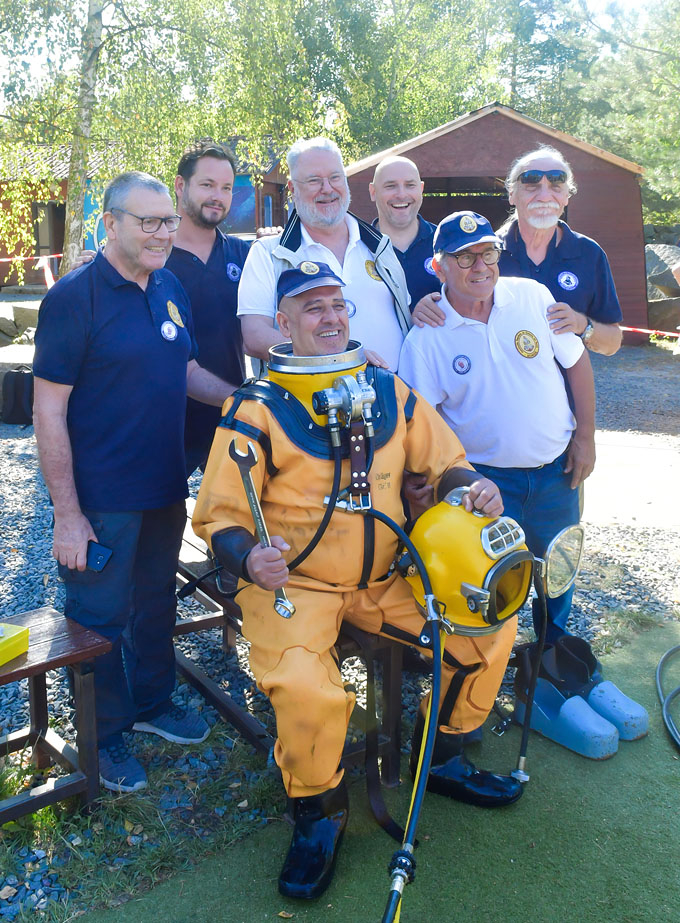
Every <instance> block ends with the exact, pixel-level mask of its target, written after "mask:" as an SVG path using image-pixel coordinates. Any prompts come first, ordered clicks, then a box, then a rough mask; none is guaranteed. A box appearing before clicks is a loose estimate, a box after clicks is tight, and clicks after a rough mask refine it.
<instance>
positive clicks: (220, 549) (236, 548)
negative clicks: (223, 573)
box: [212, 526, 258, 581]
mask: <svg viewBox="0 0 680 923" xmlns="http://www.w3.org/2000/svg"><path fill="white" fill-rule="evenodd" d="M257 544H258V542H257V539H256V538H255V537H254V536H252V535H251V534H250V532H248V530H247V529H243V528H241V526H233V527H232V528H230V529H221V530H220V531H219V532H213V534H212V551H213V554H214V555H215V557H216V558H217V560H218V562H219V563H220V564H221V565H222V566H223V567H225V568H226V569H227V570H228V571H229V572H230V573H232V574H235V575H236V576H237V577H242V578H243V579H244V580H248V581H249V580H250V574H249V573H248V568H247V567H246V560H247V558H248V555H249V554H250V552H251V551H252V550H253V548H254V547H255V546H256V545H257Z"/></svg>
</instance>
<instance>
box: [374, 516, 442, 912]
mask: <svg viewBox="0 0 680 923" xmlns="http://www.w3.org/2000/svg"><path fill="white" fill-rule="evenodd" d="M366 515H367V516H372V517H373V518H374V519H377V520H379V521H380V522H382V523H383V524H384V525H386V526H387V527H388V528H389V529H391V530H392V531H393V532H394V533H395V535H397V537H398V538H399V539H400V540H401V541H402V542H403V543H404V545H405V547H406V548H407V549H408V551H409V554H410V555H411V560H412V561H413V563H414V564H415V566H416V567H417V568H418V571H419V573H420V578H421V580H422V581H423V589H424V590H425V603H426V606H427V628H428V629H429V631H430V634H431V641H432V692H431V694H430V699H429V702H428V706H427V714H426V716H425V732H424V734H423V741H424V743H423V744H422V746H421V750H420V757H419V761H418V770H417V773H416V778H415V781H414V785H413V794H412V796H411V805H410V807H409V813H408V818H407V821H406V828H405V831H404V839H403V842H402V846H401V849H398V850H397V851H396V852H395V853H394V854H393V856H392V859H391V861H390V864H389V867H388V872H389V875H390V878H391V882H392V884H391V888H390V893H389V896H388V899H387V905H386V907H385V913H384V914H383V920H382V923H393V921H397V920H398V919H399V911H400V904H401V897H402V894H403V891H404V887H405V886H406V885H407V884H410V883H411V882H412V881H413V879H414V876H415V868H416V863H415V859H414V857H413V851H414V849H415V840H416V827H417V825H418V819H419V817H420V810H421V808H422V804H423V798H424V797H425V790H426V787H427V777H428V775H429V774H430V766H431V764H432V754H433V752H434V742H435V737H436V734H437V716H438V714H439V698H440V694H441V682H442V669H441V666H442V651H443V645H442V638H441V634H440V631H439V630H438V626H437V625H436V624H435V623H436V622H438V621H440V617H439V611H438V609H437V606H436V602H435V598H434V594H433V593H432V584H431V582H430V578H429V576H428V573H427V570H426V569H425V564H424V563H423V559H422V558H421V557H420V554H419V553H418V550H417V548H416V547H415V545H414V544H413V542H412V541H411V539H410V538H409V537H408V535H407V534H406V532H404V530H403V529H402V528H401V527H400V526H399V525H398V524H397V523H396V522H394V520H393V519H390V517H389V516H386V515H385V514H384V513H381V512H380V510H376V509H375V508H370V509H368V510H366ZM433 703H435V705H434V708H433V707H432V705H433Z"/></svg>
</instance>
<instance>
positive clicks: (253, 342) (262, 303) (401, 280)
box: [238, 137, 411, 372]
mask: <svg viewBox="0 0 680 923" xmlns="http://www.w3.org/2000/svg"><path fill="white" fill-rule="evenodd" d="M286 160H287V163H288V172H289V176H290V179H289V180H288V190H289V192H290V194H291V197H292V199H293V204H294V205H295V209H294V210H293V211H292V213H291V216H290V218H289V219H288V222H287V224H286V227H285V229H284V231H283V233H282V234H281V235H279V236H277V237H263V238H261V239H260V240H258V241H256V242H255V243H254V244H253V246H252V247H251V248H250V253H249V254H248V259H247V260H246V263H245V266H244V267H243V275H242V276H241V282H240V285H239V292H238V316H239V317H240V318H241V331H242V334H243V343H244V347H245V351H246V353H248V355H250V356H253V357H255V358H257V359H262V360H265V361H266V360H267V359H268V358H269V347H270V346H276V345H277V344H278V343H281V342H282V341H284V340H285V339H286V337H285V336H283V335H282V334H281V333H280V331H279V330H278V328H277V326H276V322H275V315H276V309H277V299H276V284H277V280H278V278H279V276H280V275H281V273H282V272H284V271H285V270H287V269H297V268H300V269H301V270H302V271H303V272H305V264H306V263H310V264H312V263H325V264H327V265H329V266H330V267H331V269H332V270H333V272H334V273H336V275H338V276H340V277H341V278H342V279H344V280H345V289H344V297H345V301H346V302H347V304H348V313H349V318H350V336H351V338H352V339H353V340H358V341H359V342H361V343H362V344H363V346H364V349H365V351H366V354H367V356H368V358H369V361H370V362H372V363H373V364H374V365H380V366H384V367H385V368H389V369H390V370H391V371H393V372H395V371H396V369H397V365H398V363H399V352H400V350H401V344H402V342H403V339H404V337H405V336H406V334H407V333H408V331H409V328H410V326H411V312H410V310H409V294H408V289H407V287H406V279H405V277H404V271H403V269H402V268H401V264H400V263H399V260H398V259H397V257H396V254H395V252H394V249H393V248H392V244H391V243H390V239H389V237H387V235H385V234H383V233H381V232H380V231H378V230H376V229H375V228H372V227H371V225H370V224H367V223H366V222H365V221H362V220H361V219H359V218H356V217H355V216H354V215H352V214H351V213H350V212H349V211H348V209H349V199H350V196H349V187H348V185H347V177H346V176H345V168H344V166H343V163H342V156H341V154H340V150H339V148H338V146H337V145H336V144H335V143H334V142H333V141H331V140H330V139H329V138H321V137H320V138H311V139H310V140H306V141H296V142H295V144H293V146H292V147H291V149H290V150H289V151H288V155H287V158H286Z"/></svg>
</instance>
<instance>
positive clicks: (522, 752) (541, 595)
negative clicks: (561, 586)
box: [519, 579, 548, 759]
mask: <svg viewBox="0 0 680 923" xmlns="http://www.w3.org/2000/svg"><path fill="white" fill-rule="evenodd" d="M534 586H535V588H536V595H537V596H538V599H539V602H540V604H541V616H542V618H541V630H540V632H539V635H538V642H537V644H536V651H535V660H534V662H533V664H532V669H531V678H530V680H529V688H528V690H527V701H526V706H525V709H524V724H523V726H522V739H521V741H520V745H519V756H520V759H523V758H526V755H527V748H528V746H529V727H530V725H531V712H532V709H533V707H534V695H535V693H536V683H537V682H538V671H539V670H540V667H541V657H542V656H543V648H544V647H545V636H546V634H547V631H548V603H547V600H546V597H545V587H544V586H543V581H542V580H540V579H538V580H536V579H535V580H534Z"/></svg>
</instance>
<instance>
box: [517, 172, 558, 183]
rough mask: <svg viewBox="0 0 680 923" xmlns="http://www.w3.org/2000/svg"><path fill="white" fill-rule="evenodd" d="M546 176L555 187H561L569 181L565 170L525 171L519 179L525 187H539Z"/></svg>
mask: <svg viewBox="0 0 680 923" xmlns="http://www.w3.org/2000/svg"><path fill="white" fill-rule="evenodd" d="M544 176H545V178H546V179H547V180H548V182H549V183H550V184H551V185H553V186H561V185H562V183H566V181H567V174H566V173H565V171H564V170H525V171H524V173H520V175H519V176H518V177H517V179H518V180H519V181H520V183H522V185H523V186H538V184H539V183H540V182H541V180H542V179H543V177H544Z"/></svg>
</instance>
